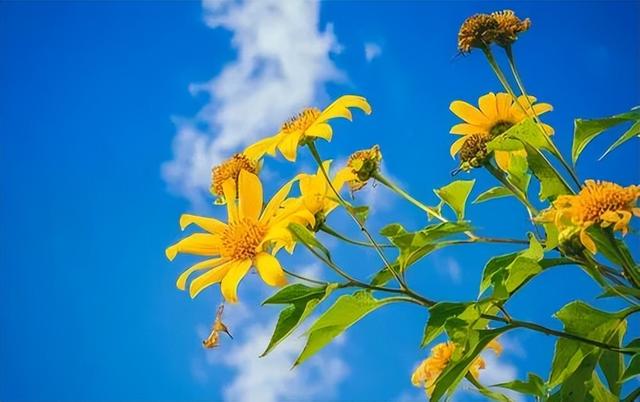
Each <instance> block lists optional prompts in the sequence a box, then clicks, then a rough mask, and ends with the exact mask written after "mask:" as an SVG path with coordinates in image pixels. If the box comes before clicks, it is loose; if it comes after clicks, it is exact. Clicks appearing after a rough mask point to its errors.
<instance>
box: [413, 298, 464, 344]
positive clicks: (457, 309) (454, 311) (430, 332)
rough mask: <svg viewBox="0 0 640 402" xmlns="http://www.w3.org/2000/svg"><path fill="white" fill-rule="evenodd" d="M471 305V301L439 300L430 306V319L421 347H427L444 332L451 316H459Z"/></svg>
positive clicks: (425, 328)
mask: <svg viewBox="0 0 640 402" xmlns="http://www.w3.org/2000/svg"><path fill="white" fill-rule="evenodd" d="M468 307H469V303H450V302H439V303H436V304H435V305H433V306H432V307H431V308H429V320H428V321H427V325H426V326H425V327H424V335H423V336H422V342H420V346H421V347H425V346H426V345H427V344H429V343H431V342H432V341H433V340H434V339H436V338H437V337H438V335H440V333H442V331H443V329H444V324H445V322H446V321H447V320H448V319H449V318H451V317H457V316H458V315H460V314H461V313H462V312H464V311H465V310H466V309H467V308H468Z"/></svg>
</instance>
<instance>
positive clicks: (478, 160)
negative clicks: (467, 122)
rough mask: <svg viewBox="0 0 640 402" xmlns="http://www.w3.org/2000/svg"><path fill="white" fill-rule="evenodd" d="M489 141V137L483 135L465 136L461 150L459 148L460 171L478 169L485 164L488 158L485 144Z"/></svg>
mask: <svg viewBox="0 0 640 402" xmlns="http://www.w3.org/2000/svg"><path fill="white" fill-rule="evenodd" d="M489 140H490V139H489V137H488V136H487V135H486V134H483V133H478V134H472V135H469V136H467V139H466V140H465V142H464V144H463V145H462V148H460V161H461V163H460V169H461V170H464V171H468V170H471V169H473V168H479V167H481V166H482V165H484V164H485V163H486V162H487V160H488V158H489V152H488V151H487V142H489Z"/></svg>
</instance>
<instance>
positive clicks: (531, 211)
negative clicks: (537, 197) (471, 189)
mask: <svg viewBox="0 0 640 402" xmlns="http://www.w3.org/2000/svg"><path fill="white" fill-rule="evenodd" d="M484 167H485V169H487V171H488V172H489V173H490V174H491V175H492V176H493V177H495V178H496V179H497V180H498V181H499V182H500V183H502V185H504V186H505V187H506V188H507V189H509V191H511V192H512V193H513V195H515V196H516V198H518V199H519V200H520V201H521V202H522V203H523V204H524V206H525V207H527V210H528V211H529V215H530V216H531V217H533V216H536V215H538V210H537V209H536V207H534V206H533V204H531V202H529V200H528V199H527V196H526V195H525V194H524V193H523V192H522V191H520V189H519V188H517V187H516V186H514V185H513V184H512V183H511V182H510V181H509V180H508V179H507V178H506V177H505V175H504V173H503V172H502V171H500V170H498V169H497V168H496V167H494V166H493V165H492V164H491V163H486V164H485V165H484Z"/></svg>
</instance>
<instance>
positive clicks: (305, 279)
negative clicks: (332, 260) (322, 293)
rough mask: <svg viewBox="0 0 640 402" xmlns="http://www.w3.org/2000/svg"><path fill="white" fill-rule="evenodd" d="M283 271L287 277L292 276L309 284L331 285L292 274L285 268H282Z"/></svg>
mask: <svg viewBox="0 0 640 402" xmlns="http://www.w3.org/2000/svg"><path fill="white" fill-rule="evenodd" d="M282 270H283V271H284V273H285V274H287V275H291V276H293V277H294V278H298V279H300V280H303V281H307V282H309V283H315V284H316V285H328V284H329V283H328V282H323V281H319V280H317V279H311V278H307V277H305V276H302V275H298V274H296V273H295V272H291V271H288V270H286V269H285V268H282Z"/></svg>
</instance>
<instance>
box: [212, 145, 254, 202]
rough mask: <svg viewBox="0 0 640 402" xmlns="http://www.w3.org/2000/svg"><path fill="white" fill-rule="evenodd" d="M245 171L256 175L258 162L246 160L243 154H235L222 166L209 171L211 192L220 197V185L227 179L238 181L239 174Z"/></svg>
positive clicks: (221, 192)
mask: <svg viewBox="0 0 640 402" xmlns="http://www.w3.org/2000/svg"><path fill="white" fill-rule="evenodd" d="M243 170H246V171H247V172H249V173H253V174H256V173H257V172H258V162H256V161H254V160H252V159H249V158H247V157H246V156H245V155H243V154H235V155H233V156H232V157H231V158H230V159H227V160H226V161H225V162H223V163H222V164H220V165H218V166H215V167H214V168H213V169H212V170H211V192H212V193H213V194H215V195H218V196H221V195H222V194H223V191H222V183H224V182H225V181H226V180H227V179H233V180H235V181H236V182H237V181H238V176H239V175H240V172H241V171H243Z"/></svg>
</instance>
